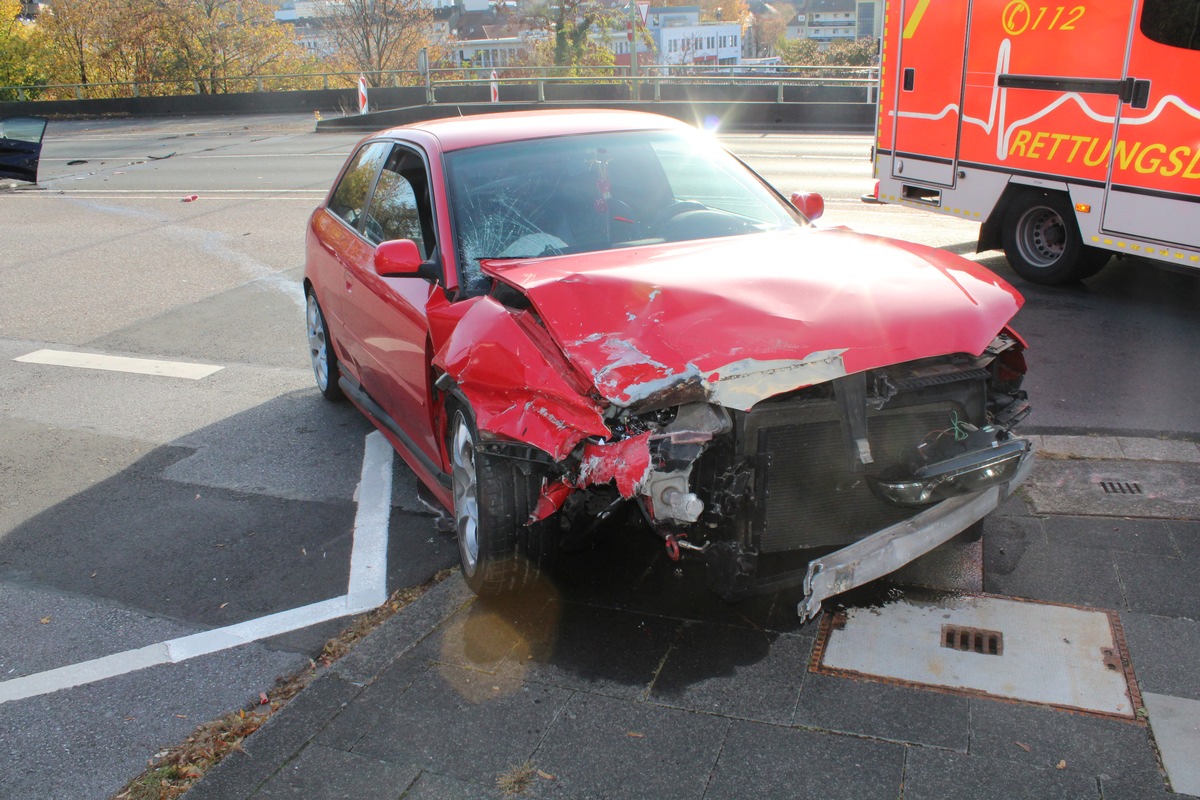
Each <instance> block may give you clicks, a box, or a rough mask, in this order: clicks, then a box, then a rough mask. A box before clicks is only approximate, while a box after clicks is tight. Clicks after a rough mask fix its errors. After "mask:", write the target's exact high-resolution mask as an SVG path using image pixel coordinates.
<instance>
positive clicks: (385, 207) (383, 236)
mask: <svg viewBox="0 0 1200 800" xmlns="http://www.w3.org/2000/svg"><path fill="white" fill-rule="evenodd" d="M364 234H365V235H366V237H367V239H368V240H369V241H370V242H371V243H372V244H379V243H380V242H387V241H391V240H392V239H412V240H413V241H414V242H416V243H417V249H418V250H420V251H421V257H422V258H425V259H428V258H429V257H430V255H431V254H432V253H433V248H434V245H435V244H436V242H435V241H434V236H433V206H432V203H431V202H430V197H429V180H428V178H427V176H426V173H425V163H424V162H423V161H422V160H421V158H420V156H418V155H417V154H416V153H414V152H413V151H411V150H408V149H407V148H404V147H401V146H400V145H396V146H395V147H394V148H393V149H392V152H391V155H390V156H389V157H388V160H387V163H386V164H384V166H383V172H381V173H380V175H379V183H378V185H377V186H376V187H375V194H374V196H373V197H372V198H371V204H370V207H369V208H368V211H367V223H366V228H365V230H364Z"/></svg>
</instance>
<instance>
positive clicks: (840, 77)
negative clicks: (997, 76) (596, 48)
mask: <svg viewBox="0 0 1200 800" xmlns="http://www.w3.org/2000/svg"><path fill="white" fill-rule="evenodd" d="M494 70H495V74H496V77H495V78H494V79H493V78H492V72H493V68H491V67H483V68H481V67H479V66H463V67H440V68H435V69H431V70H430V71H429V74H428V76H426V75H423V74H421V73H418V72H417V71H416V70H387V71H382V72H368V73H358V72H322V73H291V74H282V75H254V76H248V77H216V78H213V77H205V78H196V79H193V80H191V81H187V80H184V81H180V80H156V81H126V82H108V83H67V84H50V85H42V86H34V85H24V86H0V99H15V100H19V101H37V100H92V99H101V98H103V99H110V98H130V97H164V96H174V95H205V94H234V93H246V92H287V91H299V90H311V89H347V88H352V87H354V86H356V85H357V83H358V79H359V76H360V74H361V75H364V76H365V77H366V79H367V82H368V84H369V85H370V86H372V87H376V88H378V87H386V86H391V87H400V86H422V85H423V86H425V87H426V98H427V102H429V103H436V102H437V92H438V89H439V88H442V87H452V86H472V85H481V84H490V83H492V82H493V81H494V82H496V83H498V84H500V86H501V88H503V87H504V86H517V85H523V86H529V85H535V86H536V87H537V95H538V99H539V100H544V99H545V89H546V87H547V86H553V85H555V84H563V83H610V84H624V85H627V86H628V87H629V91H630V96H631V97H634V98H640V99H650V97H648V96H647V95H650V96H651V97H653V98H654V99H655V100H658V99H659V98H660V97H661V93H662V88H663V87H664V86H679V85H689V84H690V85H702V84H710V85H711V84H717V85H738V86H773V87H775V88H776V95H777V102H781V103H782V102H784V88H785V87H787V86H840V87H857V88H861V89H863V91H864V100H865V101H866V102H874V101H875V96H876V92H877V90H878V86H879V68H878V67H825V66H821V67H815V66H784V65H769V66H762V65H722V66H717V65H667V64H647V65H641V66H639V69H638V74H637V75H636V76H634V75H631V74H630V70H629V68H628V67H495V68H494Z"/></svg>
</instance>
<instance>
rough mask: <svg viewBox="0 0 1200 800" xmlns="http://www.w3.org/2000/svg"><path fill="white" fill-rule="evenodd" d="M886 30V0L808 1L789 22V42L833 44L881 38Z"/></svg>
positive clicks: (823, 45) (823, 46)
mask: <svg viewBox="0 0 1200 800" xmlns="http://www.w3.org/2000/svg"><path fill="white" fill-rule="evenodd" d="M882 29H883V0H808V2H807V3H805V5H804V8H803V10H802V11H801V12H800V13H799V14H797V15H796V17H795V18H794V19H793V20H792V21H791V22H790V23H788V26H787V38H788V39H813V40H815V41H817V42H820V43H821V46H822V48H825V47H828V46H829V44H830V43H831V42H835V41H838V40H839V39H841V40H853V39H863V38H870V39H877V38H879V35H880V33H881V31H882Z"/></svg>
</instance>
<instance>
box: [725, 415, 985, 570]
mask: <svg viewBox="0 0 1200 800" xmlns="http://www.w3.org/2000/svg"><path fill="white" fill-rule="evenodd" d="M972 405H974V404H972ZM971 416H974V415H968V414H967V413H966V410H965V408H964V406H963V405H962V404H960V403H958V402H954V401H948V400H945V399H942V400H937V401H934V402H925V403H921V404H919V405H910V406H907V407H903V408H896V409H886V410H868V413H867V440H868V441H869V442H870V445H871V455H872V457H873V463H871V464H868V465H862V464H859V463H858V462H857V460H856V459H855V458H854V457H853V455H852V448H851V446H850V444H849V441H848V439H847V437H846V435H845V434H844V431H843V424H842V422H841V420H840V417H839V414H838V409H837V405H836V404H835V403H834V402H832V401H827V402H819V403H813V402H811V401H809V402H803V403H799V404H795V405H793V406H788V405H784V406H782V407H779V406H776V407H771V408H768V409H762V410H761V411H760V410H757V409H756V410H752V411H751V412H749V413H748V414H747V417H746V420H745V422H746V428H745V438H744V439H743V442H744V443H745V444H746V445H750V446H751V447H753V448H754V450H755V451H756V453H755V456H756V457H755V459H754V461H755V463H756V464H757V465H758V475H757V481H756V482H757V487H756V492H755V494H756V497H757V504H756V509H755V516H754V523H753V534H754V535H755V538H757V540H758V551H759V552H760V553H764V554H766V553H781V552H785V551H790V550H799V549H805V548H815V547H825V546H840V545H844V544H847V543H849V542H853V541H856V540H858V539H861V538H862V537H864V536H867V535H869V534H871V533H874V532H875V531H877V530H879V529H881V528H884V527H886V526H888V525H891V524H893V523H896V522H899V521H900V520H902V519H904V518H906V517H910V516H913V515H914V514H916V513H917V512H918V511H920V509H915V508H902V507H898V506H895V505H892V504H890V503H887V502H885V501H883V500H880V499H879V498H878V497H876V496H875V495H874V494H873V493H872V492H871V489H870V487H869V485H868V482H867V475H868V474H878V473H879V472H881V471H883V470H885V469H887V468H889V467H894V466H899V465H903V464H904V462H905V459H906V457H907V456H908V455H909V454H910V453H911V452H912V451H913V449H914V448H915V447H916V445H917V444H919V443H920V442H921V441H922V440H923V439H924V438H925V437H926V436H928V435H930V434H931V433H934V432H937V431H943V430H946V429H948V428H950V427H951V426H952V425H953V421H954V420H955V419H959V420H969V419H970V418H971Z"/></svg>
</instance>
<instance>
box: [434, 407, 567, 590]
mask: <svg viewBox="0 0 1200 800" xmlns="http://www.w3.org/2000/svg"><path fill="white" fill-rule="evenodd" d="M478 443H479V433H478V431H477V429H476V427H475V418H474V415H473V414H472V413H471V410H470V408H469V407H465V406H464V407H461V408H458V409H456V410H455V412H454V415H453V417H452V418H451V424H450V471H451V477H452V478H453V493H454V528H455V532H456V535H457V538H458V554H459V560H460V562H461V564H462V572H463V577H464V578H465V579H466V582H467V586H469V587H470V589H471V591H473V592H475V594H478V595H482V596H497V595H503V594H509V593H512V592H516V591H520V590H523V589H526V588H528V587H530V586H532V585H533V584H535V583H536V582H537V581H538V580H539V579H540V578H541V576H542V575H544V574H545V573H546V572H547V571H549V569H550V567H551V565H552V562H553V559H554V555H555V553H556V550H557V547H556V543H555V541H554V539H553V538H552V532H551V529H550V526H549V525H548V524H547V523H546V522H544V521H542V522H535V523H533V524H532V525H531V524H527V523H528V520H529V516H530V514H531V512H532V511H533V508H534V506H535V505H536V503H537V500H538V497H539V494H540V489H541V483H542V481H541V478H542V474H541V470H539V469H537V468H536V467H535V466H533V465H531V464H529V463H527V462H517V461H515V460H513V459H508V458H503V457H499V456H494V455H490V454H488V453H485V452H481V451H480V450H479V448H478V446H477V445H478Z"/></svg>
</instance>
